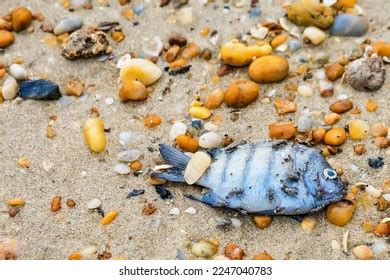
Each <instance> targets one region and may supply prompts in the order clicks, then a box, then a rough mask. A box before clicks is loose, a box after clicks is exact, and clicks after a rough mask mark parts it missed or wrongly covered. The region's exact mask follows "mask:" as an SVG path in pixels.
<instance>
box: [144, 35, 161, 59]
mask: <svg viewBox="0 0 390 280" xmlns="http://www.w3.org/2000/svg"><path fill="white" fill-rule="evenodd" d="M149 45H151V46H149ZM150 47H152V49H151V48H150ZM162 49H163V41H162V40H161V38H160V37H158V36H155V37H153V40H152V43H151V42H150V40H148V42H145V43H144V46H143V48H142V51H143V52H144V53H145V54H147V55H150V56H152V57H158V56H159V55H160V52H161V50H162Z"/></svg>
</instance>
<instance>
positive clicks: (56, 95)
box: [19, 80, 62, 100]
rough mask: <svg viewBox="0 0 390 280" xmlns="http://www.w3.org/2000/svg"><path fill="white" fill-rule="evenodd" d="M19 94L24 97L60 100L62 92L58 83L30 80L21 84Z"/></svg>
mask: <svg viewBox="0 0 390 280" xmlns="http://www.w3.org/2000/svg"><path fill="white" fill-rule="evenodd" d="M19 96H20V97H21V98H23V99H36V100H58V99H60V98H61V96H62V95H61V92H60V89H59V87H58V85H57V84H56V83H54V82H52V81H48V80H28V81H22V82H21V83H20V84H19Z"/></svg>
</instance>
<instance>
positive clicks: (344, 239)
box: [343, 230, 349, 253]
mask: <svg viewBox="0 0 390 280" xmlns="http://www.w3.org/2000/svg"><path fill="white" fill-rule="evenodd" d="M348 237H349V230H347V231H346V232H345V233H344V234H343V251H344V253H348Z"/></svg>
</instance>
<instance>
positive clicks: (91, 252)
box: [80, 246, 97, 259]
mask: <svg viewBox="0 0 390 280" xmlns="http://www.w3.org/2000/svg"><path fill="white" fill-rule="evenodd" d="M96 253H97V248H96V246H88V247H86V248H84V249H82V250H81V251H80V255H81V257H82V259H92V258H95V259H96Z"/></svg>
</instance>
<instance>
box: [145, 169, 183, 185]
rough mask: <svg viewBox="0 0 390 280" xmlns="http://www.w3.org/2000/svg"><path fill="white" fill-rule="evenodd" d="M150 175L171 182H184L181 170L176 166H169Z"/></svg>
mask: <svg viewBox="0 0 390 280" xmlns="http://www.w3.org/2000/svg"><path fill="white" fill-rule="evenodd" d="M151 176H152V177H155V178H160V179H164V180H167V181H171V182H179V183H182V182H185V180H184V175H183V171H182V170H180V169H178V168H171V169H169V170H167V171H165V172H154V173H152V174H151Z"/></svg>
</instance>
